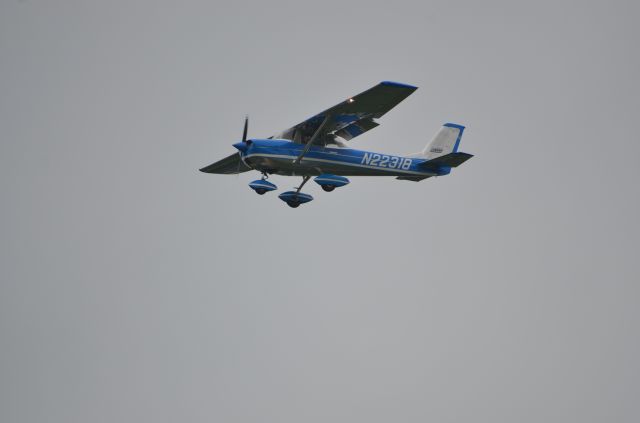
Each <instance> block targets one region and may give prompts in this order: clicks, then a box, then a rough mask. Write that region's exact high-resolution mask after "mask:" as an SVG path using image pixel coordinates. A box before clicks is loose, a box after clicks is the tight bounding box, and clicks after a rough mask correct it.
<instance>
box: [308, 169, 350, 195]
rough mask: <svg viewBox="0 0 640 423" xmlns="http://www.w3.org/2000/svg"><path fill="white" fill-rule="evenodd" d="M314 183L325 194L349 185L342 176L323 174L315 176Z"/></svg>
mask: <svg viewBox="0 0 640 423" xmlns="http://www.w3.org/2000/svg"><path fill="white" fill-rule="evenodd" d="M314 181H315V182H316V184H318V185H320V186H321V187H322V189H323V190H325V191H326V192H331V191H333V190H334V189H336V188H340V187H343V186H345V185H347V184H348V183H349V180H348V179H347V178H345V177H344V176H338V175H331V174H329V173H323V174H321V175H320V176H316V178H315V179H314Z"/></svg>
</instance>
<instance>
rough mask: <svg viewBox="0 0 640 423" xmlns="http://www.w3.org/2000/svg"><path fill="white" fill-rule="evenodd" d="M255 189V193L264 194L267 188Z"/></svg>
mask: <svg viewBox="0 0 640 423" xmlns="http://www.w3.org/2000/svg"><path fill="white" fill-rule="evenodd" d="M255 191H256V193H257V194H258V195H262V194H264V193H265V192H267V190H266V189H264V188H256V190H255Z"/></svg>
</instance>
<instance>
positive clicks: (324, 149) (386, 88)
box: [200, 81, 473, 207]
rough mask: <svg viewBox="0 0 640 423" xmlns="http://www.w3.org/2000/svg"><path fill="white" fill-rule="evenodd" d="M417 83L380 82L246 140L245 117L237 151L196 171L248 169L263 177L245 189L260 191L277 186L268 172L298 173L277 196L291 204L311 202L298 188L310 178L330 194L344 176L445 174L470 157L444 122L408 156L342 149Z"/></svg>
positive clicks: (458, 129) (456, 131)
mask: <svg viewBox="0 0 640 423" xmlns="http://www.w3.org/2000/svg"><path fill="white" fill-rule="evenodd" d="M416 89H417V87H414V86H412V85H407V84H401V83H398V82H391V81H383V82H381V83H379V84H378V85H376V86H375V87H373V88H370V89H368V90H367V91H365V92H363V93H360V94H358V95H357V96H355V97H351V98H349V99H347V100H345V101H343V102H342V103H340V104H338V105H336V106H333V107H331V108H330V109H327V110H325V111H324V112H322V113H319V114H317V115H315V116H313V117H311V118H309V119H307V120H305V121H304V122H301V123H299V124H297V125H295V126H293V127H292V128H289V129H287V130H285V131H283V132H281V133H279V134H277V135H274V136H271V137H269V138H266V139H263V138H251V139H248V138H247V127H248V125H249V119H248V117H247V118H245V121H244V132H243V134H242V141H241V142H238V143H236V144H233V146H234V147H235V148H236V149H237V150H238V152H237V153H235V154H232V155H230V156H229V157H226V158H224V159H222V160H220V161H217V162H215V163H213V164H211V165H209V166H207V167H204V168H202V169H200V171H202V172H205V173H218V174H237V173H242V172H247V171H250V170H257V171H258V172H260V173H262V178H261V179H258V180H256V181H253V182H251V183H250V184H249V187H251V189H253V190H254V191H255V192H256V193H258V194H260V195H262V194H264V193H266V192H269V191H274V190H276V189H277V187H276V185H275V184H273V183H271V182H269V181H267V178H268V177H269V175H271V174H277V175H289V176H302V184H300V186H299V187H297V188H296V189H295V191H287V192H284V193H282V194H280V196H279V198H280V199H281V200H283V201H284V202H286V203H287V204H288V205H289V206H291V207H298V206H299V205H300V204H304V203H308V202H309V201H311V200H313V197H312V196H311V195H309V194H305V193H303V192H300V190H301V189H302V187H303V186H304V185H305V184H306V183H307V181H309V179H310V178H311V177H312V176H316V177H315V178H314V181H315V182H316V183H318V185H320V186H321V187H322V189H323V190H325V191H327V192H330V191H333V190H334V189H335V188H338V187H342V186H345V185H347V184H348V183H349V180H348V179H347V178H346V177H345V176H395V177H396V178H397V179H403V180H409V181H421V180H423V179H426V178H429V177H431V176H441V175H447V174H449V173H450V172H451V168H452V167H457V166H459V165H461V164H462V163H464V162H465V161H467V160H469V159H470V158H471V157H473V156H472V155H471V154H467V153H462V152H458V146H459V145H460V138H461V137H462V132H463V131H464V126H461V125H456V124H454V123H445V124H444V125H443V126H442V128H440V130H439V131H438V132H437V133H436V135H435V137H434V138H433V139H432V140H431V142H430V143H429V144H427V146H426V147H425V148H424V150H422V151H421V152H419V153H415V154H411V155H407V156H394V155H391V154H382V153H373V152H370V151H361V150H353V149H351V148H347V146H346V144H345V142H347V141H350V140H351V139H353V138H355V137H357V136H358V135H361V134H363V133H365V132H367V131H368V130H370V129H373V128H375V127H376V126H378V125H379V124H378V123H377V122H376V121H375V119H378V118H380V117H381V116H383V115H384V114H385V113H387V112H388V111H389V110H391V109H392V108H393V107H395V106H396V105H397V104H398V103H400V102H401V101H402V100H404V99H405V98H407V97H408V96H409V95H410V94H411V93H413V92H414V91H415V90H416Z"/></svg>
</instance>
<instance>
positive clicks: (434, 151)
mask: <svg viewBox="0 0 640 423" xmlns="http://www.w3.org/2000/svg"><path fill="white" fill-rule="evenodd" d="M463 132H464V126H462V125H457V124H455V123H445V124H444V125H442V128H440V130H439V131H438V132H437V133H436V135H435V136H434V137H433V139H432V140H431V142H430V143H429V144H427V146H426V147H425V148H424V150H422V152H421V155H422V156H423V157H426V158H427V159H434V158H436V157H440V156H444V155H445V154H449V153H455V152H456V151H458V146H459V145H460V138H462V133H463Z"/></svg>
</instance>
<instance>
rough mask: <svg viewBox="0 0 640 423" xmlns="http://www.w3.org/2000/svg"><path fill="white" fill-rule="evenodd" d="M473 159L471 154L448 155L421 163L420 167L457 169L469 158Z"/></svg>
mask: <svg viewBox="0 0 640 423" xmlns="http://www.w3.org/2000/svg"><path fill="white" fill-rule="evenodd" d="M472 157H473V154H468V153H461V152H456V153H449V154H445V155H444V156H440V157H436V158H435V159H431V160H427V161H426V162H424V163H422V166H425V167H436V166H437V167H440V166H448V167H458V166H460V165H461V164H462V163H464V162H466V161H467V160H469V159H470V158H472Z"/></svg>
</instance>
